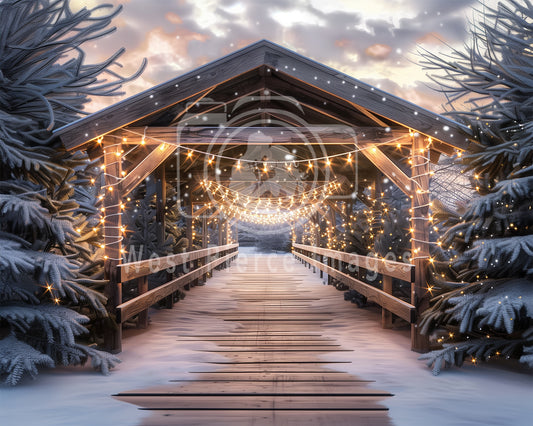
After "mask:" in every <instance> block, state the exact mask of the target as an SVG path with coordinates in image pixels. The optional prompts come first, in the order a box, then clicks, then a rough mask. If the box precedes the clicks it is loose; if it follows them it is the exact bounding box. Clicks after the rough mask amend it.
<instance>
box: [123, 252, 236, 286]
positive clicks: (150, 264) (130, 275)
mask: <svg viewBox="0 0 533 426" xmlns="http://www.w3.org/2000/svg"><path fill="white" fill-rule="evenodd" d="M238 247H239V245H238V244H227V245H225V246H217V247H209V248H207V249H200V250H195V251H189V252H186V253H178V254H171V255H169V256H163V257H158V258H155V259H147V260H139V261H138V262H130V263H123V264H121V265H118V270H119V277H120V280H121V282H125V281H129V280H132V279H134V278H138V277H142V276H143V275H149V274H154V273H156V272H159V271H163V270H165V269H169V268H172V267H173V266H177V265H183V264H184V263H187V262H191V261H193V260H196V259H199V258H201V257H206V256H207V257H209V256H213V255H215V254H218V253H220V252H221V251H224V250H234V249H236V248H238ZM234 254H236V253H234Z"/></svg>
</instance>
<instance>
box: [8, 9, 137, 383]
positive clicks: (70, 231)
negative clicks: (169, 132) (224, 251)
mask: <svg viewBox="0 0 533 426" xmlns="http://www.w3.org/2000/svg"><path fill="white" fill-rule="evenodd" d="M106 8H110V6H101V7H97V8H95V9H92V10H88V9H86V8H83V9H81V10H79V11H77V12H73V11H71V10H70V8H69V2H68V0H56V1H49V0H2V1H0V170H1V172H0V247H2V254H1V256H0V376H1V377H3V378H4V379H5V382H6V383H8V384H11V385H14V384H16V383H17V382H19V381H20V379H21V378H22V377H23V376H24V375H25V374H29V375H31V376H35V375H36V374H37V368H38V366H47V367H51V366H54V365H56V364H62V365H70V364H83V363H85V362H86V361H87V360H88V359H89V358H90V359H91V361H92V365H93V366H94V367H95V368H98V369H100V370H101V371H102V372H104V373H106V372H107V371H108V370H109V368H110V367H112V366H113V365H114V364H115V363H116V362H117V361H118V360H117V359H116V358H115V357H113V356H111V355H109V354H107V353H105V352H101V351H98V350H96V349H95V348H94V347H93V346H87V345H84V344H81V343H79V340H77V338H79V337H80V336H82V335H84V334H86V333H87V328H86V327H85V326H84V324H86V323H87V322H88V321H89V318H88V316H87V315H84V314H85V313H90V314H91V315H92V316H93V317H94V316H98V317H105V316H106V315H107V314H106V311H105V308H104V302H105V299H104V297H103V296H102V294H101V293H99V292H98V291H96V290H98V286H101V285H102V281H101V278H102V274H101V266H102V262H101V259H98V252H97V250H96V248H95V244H96V242H97V241H98V239H99V237H98V231H97V230H95V229H93V228H95V226H96V224H97V222H98V209H97V200H96V198H95V188H94V186H92V184H93V183H95V182H96V181H97V179H98V178H99V176H100V175H99V174H98V171H97V169H95V166H94V164H91V163H90V162H89V161H88V159H87V157H86V156H85V155H84V154H81V153H74V154H69V153H66V152H65V151H64V150H63V149H62V147H61V145H60V144H59V142H58V141H57V140H55V139H54V138H53V136H52V133H51V131H52V130H54V129H56V128H58V127H60V126H63V125H65V124H67V123H69V122H71V121H73V120H75V119H77V118H79V115H80V113H82V111H83V107H84V105H85V104H86V103H87V102H88V101H89V100H90V97H92V96H98V95H117V94H119V92H118V90H119V89H120V87H121V85H122V83H124V82H125V81H127V79H124V78H122V77H120V76H118V75H116V74H115V73H113V72H112V71H111V70H110V67H111V66H112V65H114V64H116V61H117V59H118V57H119V56H120V55H121V54H122V50H121V51H118V52H117V53H116V54H115V55H113V56H112V57H110V58H109V59H107V60H106V61H104V62H102V63H99V64H93V65H92V64H86V63H85V56H84V53H83V50H82V45H83V43H85V42H87V41H90V40H93V39H95V38H98V37H101V36H104V35H106V34H108V33H110V32H111V31H113V30H114V28H110V27H109V24H110V21H111V19H112V18H113V17H114V16H115V15H116V14H117V13H118V12H119V10H120V8H118V9H114V10H111V12H110V13H109V14H108V15H105V13H104V12H105V9H106Z"/></svg>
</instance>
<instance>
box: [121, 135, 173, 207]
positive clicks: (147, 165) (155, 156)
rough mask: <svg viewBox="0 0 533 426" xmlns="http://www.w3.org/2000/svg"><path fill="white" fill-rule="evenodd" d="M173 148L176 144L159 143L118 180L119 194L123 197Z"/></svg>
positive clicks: (171, 151) (169, 153)
mask: <svg viewBox="0 0 533 426" xmlns="http://www.w3.org/2000/svg"><path fill="white" fill-rule="evenodd" d="M175 150H176V145H170V144H165V143H163V144H159V145H158V146H157V147H156V148H155V149H154V150H153V151H152V152H151V153H150V154H148V156H147V157H145V158H144V159H143V160H142V161H141V162H140V163H139V164H138V165H137V166H136V167H135V168H134V169H133V170H132V171H131V172H129V173H128V174H127V175H126V177H124V179H122V180H121V181H120V183H119V185H118V187H119V191H120V193H121V195H122V196H123V197H125V196H126V195H127V194H129V193H130V192H131V191H132V190H133V189H134V188H135V187H136V186H137V185H139V184H140V183H141V182H142V181H143V180H144V179H146V178H147V177H148V175H149V174H150V173H152V172H153V171H154V170H155V169H156V168H157V167H158V166H159V165H160V164H161V163H162V162H163V161H165V160H166V159H167V158H168V157H169V156H170V155H171V154H172V153H173V152H174V151H175Z"/></svg>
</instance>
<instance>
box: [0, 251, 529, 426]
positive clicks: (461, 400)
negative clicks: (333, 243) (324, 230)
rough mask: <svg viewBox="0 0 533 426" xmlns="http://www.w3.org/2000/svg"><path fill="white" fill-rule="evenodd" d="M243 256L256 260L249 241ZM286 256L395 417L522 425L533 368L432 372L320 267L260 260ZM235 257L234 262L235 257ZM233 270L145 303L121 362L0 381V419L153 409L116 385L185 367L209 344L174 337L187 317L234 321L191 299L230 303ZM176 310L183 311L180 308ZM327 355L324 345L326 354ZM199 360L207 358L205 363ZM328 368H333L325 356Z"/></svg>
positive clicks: (208, 326) (402, 421) (12, 422)
mask: <svg viewBox="0 0 533 426" xmlns="http://www.w3.org/2000/svg"><path fill="white" fill-rule="evenodd" d="M240 258H241V259H242V258H248V259H249V260H254V261H255V259H256V258H255V257H254V253H253V252H252V251H251V250H249V249H248V250H244V251H243V250H241V255H240ZM265 261H267V262H273V263H280V262H282V263H285V264H286V265H287V267H289V268H294V269H293V270H297V271H298V273H302V271H306V272H305V273H307V274H309V282H310V284H312V285H314V286H321V287H322V289H321V293H323V292H324V291H327V292H328V296H327V297H326V298H324V299H323V300H321V301H320V302H319V303H330V304H331V303H335V304H336V303H338V305H337V306H339V314H338V315H336V317H335V318H334V320H333V321H330V322H328V324H329V326H330V337H333V338H335V339H337V340H338V341H339V343H341V344H342V345H343V347H344V348H346V349H353V350H354V352H352V355H351V356H352V364H343V365H342V369H343V370H345V371H348V372H349V373H352V374H354V375H356V376H358V377H359V378H361V379H369V380H375V382H374V383H372V384H370V385H371V386H375V387H376V388H377V389H380V390H384V391H388V392H391V393H393V394H394V395H395V396H394V397H392V398H388V399H386V400H385V401H384V403H385V404H386V405H387V406H388V407H389V408H390V411H389V415H390V417H391V418H392V420H393V422H394V424H396V425H400V426H402V425H406V426H417V425H420V426H426V425H428V426H429V425H431V426H452V425H453V426H458V425H461V426H463V425H464V426H467V425H497V426H528V425H531V424H533V423H532V421H531V414H530V413H531V405H530V404H531V403H532V402H533V373H532V372H531V371H528V370H520V369H518V368H516V369H514V370H513V369H510V368H508V367H501V366H497V365H488V366H487V365H481V366H473V365H467V366H465V367H464V368H462V369H454V370H446V371H444V372H443V373H441V375H440V376H437V377H434V376H433V375H432V374H431V370H430V369H428V368H427V367H426V366H425V364H424V362H421V361H418V360H417V356H418V355H417V354H416V353H414V352H411V351H410V350H409V345H410V343H409V335H408V332H407V330H405V329H404V330H383V329H381V328H380V313H379V311H378V310H377V309H358V308H357V307H356V306H355V305H353V304H351V303H349V302H345V301H344V300H343V294H342V292H339V291H337V290H335V289H334V288H333V287H325V288H324V286H323V285H322V280H321V279H320V278H319V276H318V274H313V273H312V272H311V271H310V270H308V269H304V268H303V267H302V266H301V265H300V264H297V263H296V262H295V261H294V260H293V259H292V257H290V256H289V255H281V254H278V255H270V256H268V257H267V258H261V262H265ZM234 265H235V266H234V267H238V265H239V263H238V262H237V263H235V264H234ZM230 273H231V271H230V270H225V271H216V272H215V273H214V278H212V279H210V280H209V281H208V283H207V285H206V286H204V287H196V288H193V289H192V290H191V291H189V292H188V293H187V297H186V298H185V300H183V301H181V302H180V303H178V304H177V305H176V306H175V307H174V309H173V310H152V311H151V325H150V327H149V328H148V330H144V331H137V330H127V331H126V332H125V338H124V341H123V348H124V350H123V352H122V353H121V354H120V358H121V359H122V364H120V365H119V366H118V367H117V368H116V369H114V370H113V371H112V373H111V374H110V375H109V376H102V375H100V374H99V373H95V372H93V371H92V370H91V368H90V367H83V368H81V367H80V368H62V369H55V370H50V371H45V372H42V373H41V374H40V375H39V376H38V378H37V380H35V381H32V380H25V381H23V382H22V383H21V384H20V385H19V386H17V387H15V388H7V387H5V386H1V387H0V416H1V417H0V425H2V426H33V425H40V426H48V425H50V426H52V425H53V426H56V425H57V426H59V425H69V426H70V425H80V426H85V425H87V426H88V425H98V426H105V425H115V426H122V425H135V424H138V423H139V421H140V419H142V418H143V416H149V414H150V413H148V412H143V411H140V410H138V409H137V408H136V407H135V406H133V405H129V404H126V403H123V402H120V401H117V400H115V399H113V398H112V397H111V396H110V395H112V394H114V393H118V392H124V391H130V390H133V389H142V388H147V387H150V386H157V385H162V384H167V383H168V380H170V379H177V378H180V377H183V376H184V374H185V373H187V372H188V371H191V370H194V368H195V366H198V365H199V364H200V362H201V361H202V360H204V359H206V357H209V358H210V359H211V358H212V357H213V354H206V353H204V352H199V351H198V350H199V349H205V348H207V347H208V345H210V343H206V342H187V343H184V342H179V341H178V339H177V335H178V334H180V333H186V332H187V330H188V329H190V328H191V325H192V326H193V327H194V329H195V331H196V332H199V333H200V332H201V331H202V330H204V331H209V333H213V332H215V333H216V332H223V331H226V330H227V329H228V328H229V327H231V325H228V323H225V322H224V321H222V320H221V321H220V322H215V323H214V322H213V320H212V318H209V319H207V318H204V317H203V316H202V315H200V314H199V313H196V312H195V309H198V310H205V309H208V307H209V304H214V303H225V304H227V305H228V307H229V306H231V303H232V301H231V294H229V292H228V291H224V289H223V288H222V287H221V284H220V281H221V280H217V277H221V276H223V275H225V274H230ZM178 314H180V316H179V318H178ZM328 356H334V355H323V357H324V359H327V358H328ZM202 368H203V369H204V370H205V366H203V367H202ZM330 368H335V365H334V364H330Z"/></svg>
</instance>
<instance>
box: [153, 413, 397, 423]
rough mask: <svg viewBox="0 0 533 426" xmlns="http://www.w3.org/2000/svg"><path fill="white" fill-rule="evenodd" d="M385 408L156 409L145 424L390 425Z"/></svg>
mask: <svg viewBox="0 0 533 426" xmlns="http://www.w3.org/2000/svg"><path fill="white" fill-rule="evenodd" d="M386 414H387V412H385V411H350V410H337V411H336V410H327V411H320V410H295V411H290V410H286V411H276V410H271V411H266V410H263V411H254V410H224V411H222V412H221V411H216V410H211V411H206V410H178V411H172V410H157V411H151V416H150V417H149V418H147V419H146V420H145V423H144V424H147V425H150V426H169V425H172V426H191V425H196V426H200V425H201V426H203V425H217V426H250V425H254V426H272V425H304V424H305V425H307V426H331V425H335V426H353V425H365V426H391V425H393V423H392V422H391V421H390V419H389V418H388V416H387V415H386Z"/></svg>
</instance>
